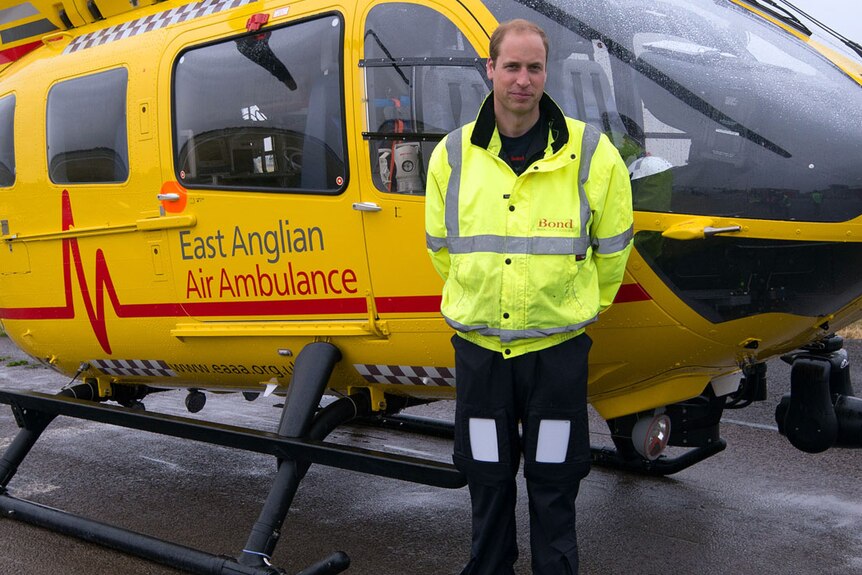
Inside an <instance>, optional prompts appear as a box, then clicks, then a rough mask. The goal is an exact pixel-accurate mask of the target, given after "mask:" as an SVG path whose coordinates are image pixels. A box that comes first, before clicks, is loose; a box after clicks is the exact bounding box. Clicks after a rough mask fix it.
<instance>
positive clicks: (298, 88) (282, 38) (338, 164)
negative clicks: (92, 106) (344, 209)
mask: <svg viewBox="0 0 862 575" xmlns="http://www.w3.org/2000/svg"><path fill="white" fill-rule="evenodd" d="M343 28H344V26H343V22H342V20H341V18H340V17H339V16H337V15H333V14H330V15H326V16H323V17H318V18H315V19H313V20H305V21H302V22H298V23H292V24H289V25H287V26H284V27H282V28H277V29H272V30H266V31H265V32H262V33H261V32H256V33H253V34H246V35H243V36H238V37H234V38H230V39H228V40H225V41H222V42H219V43H216V44H209V45H206V46H201V47H195V48H192V49H189V50H186V51H185V52H183V53H182V54H180V56H179V58H178V59H177V61H176V63H175V67H174V94H173V107H174V120H175V121H174V134H173V136H174V162H175V163H174V165H175V169H176V171H177V177H178V179H179V181H180V182H182V184H183V185H184V186H187V187H190V188H195V187H197V188H225V189H241V190H247V189H256V190H265V191H302V192H316V193H338V192H340V191H341V190H342V189H343V187H344V186H345V185H346V183H347V167H346V166H347V164H346V162H345V156H346V154H345V149H344V142H345V138H344V102H343V97H342V94H343V89H342V77H341V64H340V62H341V53H342V35H343Z"/></svg>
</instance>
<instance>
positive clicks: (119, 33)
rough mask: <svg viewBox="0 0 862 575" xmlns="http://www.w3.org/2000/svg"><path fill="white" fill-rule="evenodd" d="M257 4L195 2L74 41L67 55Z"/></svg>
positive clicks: (248, 0)
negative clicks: (246, 5)
mask: <svg viewBox="0 0 862 575" xmlns="http://www.w3.org/2000/svg"><path fill="white" fill-rule="evenodd" d="M256 1H257V0H203V2H192V3H191V4H186V5H184V6H178V7H177V8H171V9H170V10H166V11H164V12H159V13H158V14H151V15H149V16H145V17H143V18H138V19H137V20H132V21H130V22H124V23H123V24H118V25H116V26H111V27H110V28H105V29H104V30H97V31H96V32H90V33H89V34H84V35H82V36H78V37H77V38H75V39H74V40H72V41H71V42H70V43H69V45H68V46H66V49H65V50H64V51H63V53H64V54H70V53H72V52H77V51H79V50H86V49H87V48H92V47H93V46H101V45H102V44H107V43H108V42H114V41H115V40H122V39H123V38H129V37H130V36H137V35H138V34H143V33H144V32H152V31H153V30H158V29H160V28H164V27H165V26H170V25H171V24H177V23H179V22H185V21H187V20H193V19H195V18H200V17H201V16H209V15H210V14H215V13H216V12H222V11H224V10H230V9H232V8H237V7H239V6H244V5H245V4H250V3H251V2H256Z"/></svg>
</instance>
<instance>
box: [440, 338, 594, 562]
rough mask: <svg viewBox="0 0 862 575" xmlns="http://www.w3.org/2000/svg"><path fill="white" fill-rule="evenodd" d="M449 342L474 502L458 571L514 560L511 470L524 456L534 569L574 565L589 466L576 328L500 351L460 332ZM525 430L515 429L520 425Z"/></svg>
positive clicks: (459, 448) (582, 353) (459, 440)
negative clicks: (560, 339) (525, 349)
mask: <svg viewBox="0 0 862 575" xmlns="http://www.w3.org/2000/svg"><path fill="white" fill-rule="evenodd" d="M452 344H453V346H454V348H455V369H456V374H455V375H456V382H457V388H456V398H457V400H456V407H455V453H454V456H453V459H454V461H455V466H456V467H457V468H458V469H459V470H461V471H462V472H463V473H464V475H465V476H466V477H467V483H468V486H469V489H470V497H471V503H472V510H473V543H472V548H471V555H470V561H469V563H468V564H467V566H466V567H465V568H464V570H463V571H462V573H461V575H510V574H513V573H514V571H513V564H514V563H515V560H516V559H517V558H518V546H517V541H516V533H517V531H516V528H515V503H516V500H517V489H516V483H515V476H516V474H517V471H518V467H519V466H520V458H521V454H522V453H523V455H524V477H525V478H526V480H527V493H528V496H529V508H530V548H531V552H532V568H533V574H534V575H574V574H576V573H577V572H578V543H577V535H576V531H575V498H576V497H577V495H578V487H579V485H580V480H581V479H583V478H584V477H585V476H586V475H587V473H589V469H590V443H589V424H588V420H587V356H588V354H589V350H590V346H591V345H592V341H591V340H590V338H589V336H587V335H586V334H582V335H580V336H578V337H576V338H573V339H571V340H568V341H566V342H564V343H562V344H559V345H557V346H554V347H551V348H548V349H544V350H540V351H537V352H532V353H529V354H525V355H523V356H518V357H516V358H513V359H503V356H502V354H500V353H498V352H492V351H489V350H486V349H484V348H482V347H479V346H477V345H474V344H472V343H470V342H468V341H466V340H464V339H463V338H461V337H459V336H457V335H456V336H454V337H453V338H452ZM519 423H520V424H521V427H522V429H523V437H521V435H520V434H519V433H518V424H519Z"/></svg>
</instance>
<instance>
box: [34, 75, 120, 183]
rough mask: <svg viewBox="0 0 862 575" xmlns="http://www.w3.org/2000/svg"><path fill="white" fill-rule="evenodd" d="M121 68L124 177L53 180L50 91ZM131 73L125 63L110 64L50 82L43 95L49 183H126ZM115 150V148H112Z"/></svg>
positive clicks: (46, 168) (45, 156)
mask: <svg viewBox="0 0 862 575" xmlns="http://www.w3.org/2000/svg"><path fill="white" fill-rule="evenodd" d="M118 70H121V71H123V73H125V82H124V84H123V88H124V94H123V105H122V109H123V117H124V122H123V128H124V130H125V138H126V149H125V157H124V158H122V159H123V160H124V161H125V163H126V177H125V179H122V180H102V181H66V182H62V181H55V180H54V178H53V176H52V173H51V156H50V150H49V143H50V138H49V121H50V105H51V92H53V90H54V89H55V88H56V87H57V86H60V85H62V84H64V83H66V82H73V81H77V80H85V79H92V78H93V77H95V76H98V75H99V74H107V73H110V72H114V71H118ZM130 77H131V74H130V73H129V68H128V67H127V66H126V65H125V64H119V65H117V66H112V67H110V68H103V69H100V70H90V71H87V72H86V73H84V74H80V75H77V76H70V77H67V78H61V79H59V80H57V81H55V82H53V83H52V84H51V86H50V87H49V88H48V91H47V93H46V95H45V124H44V126H45V155H44V158H45V171H46V173H47V174H48V181H50V182H51V184H53V185H56V186H117V185H124V184H128V182H129V181H130V179H131V177H132V161H131V141H130V139H129V79H130ZM114 151H115V152H116V150H114Z"/></svg>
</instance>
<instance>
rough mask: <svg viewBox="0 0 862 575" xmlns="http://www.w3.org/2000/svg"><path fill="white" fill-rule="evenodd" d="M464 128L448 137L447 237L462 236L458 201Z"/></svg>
mask: <svg viewBox="0 0 862 575" xmlns="http://www.w3.org/2000/svg"><path fill="white" fill-rule="evenodd" d="M463 134H464V129H463V128H458V129H457V130H455V131H454V132H451V133H450V134H449V135H448V136H447V137H446V155H447V156H449V170H450V174H449V185H448V186H447V187H446V214H445V216H444V218H445V220H446V236H447V237H449V238H450V239H451V238H457V237H458V236H460V235H461V226H460V224H459V222H458V199H459V196H460V194H461V164H462V163H463V162H462V158H461V140H462V136H463Z"/></svg>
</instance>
